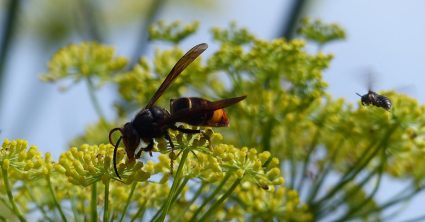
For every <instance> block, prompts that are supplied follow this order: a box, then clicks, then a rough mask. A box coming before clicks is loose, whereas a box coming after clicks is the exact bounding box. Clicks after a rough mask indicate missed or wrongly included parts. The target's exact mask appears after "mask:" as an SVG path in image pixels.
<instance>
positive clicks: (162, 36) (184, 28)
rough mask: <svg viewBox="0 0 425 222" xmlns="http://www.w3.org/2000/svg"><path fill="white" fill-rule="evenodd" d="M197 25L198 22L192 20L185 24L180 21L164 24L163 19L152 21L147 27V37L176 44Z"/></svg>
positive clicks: (193, 30) (187, 35) (195, 28)
mask: <svg viewBox="0 0 425 222" xmlns="http://www.w3.org/2000/svg"><path fill="white" fill-rule="evenodd" d="M198 27H199V22H197V21H194V22H192V23H190V24H187V25H182V24H181V22H180V21H174V22H171V23H170V24H166V23H165V22H164V21H163V20H160V21H158V22H156V23H154V24H153V25H152V26H150V27H149V30H148V31H149V37H150V39H151V40H161V41H167V42H171V43H173V44H178V43H180V42H181V41H182V40H184V39H185V38H187V37H189V36H190V35H192V34H194V33H195V32H196V31H197V30H198Z"/></svg>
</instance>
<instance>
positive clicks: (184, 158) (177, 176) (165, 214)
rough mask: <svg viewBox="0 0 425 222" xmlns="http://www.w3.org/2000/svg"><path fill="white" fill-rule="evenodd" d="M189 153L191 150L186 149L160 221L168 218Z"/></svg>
mask: <svg viewBox="0 0 425 222" xmlns="http://www.w3.org/2000/svg"><path fill="white" fill-rule="evenodd" d="M189 152H190V150H189V149H185V150H184V151H183V154H182V158H181V160H180V163H179V168H178V169H177V172H176V176H175V178H174V181H173V185H172V186H171V189H170V193H169V194H168V198H167V200H166V204H165V208H164V209H163V210H162V211H161V216H160V218H159V221H164V220H165V216H167V213H168V210H169V209H170V207H171V203H172V202H173V199H174V195H175V194H176V189H177V186H178V184H179V181H180V177H181V174H182V169H183V166H184V163H185V161H186V158H187V156H188V154H189Z"/></svg>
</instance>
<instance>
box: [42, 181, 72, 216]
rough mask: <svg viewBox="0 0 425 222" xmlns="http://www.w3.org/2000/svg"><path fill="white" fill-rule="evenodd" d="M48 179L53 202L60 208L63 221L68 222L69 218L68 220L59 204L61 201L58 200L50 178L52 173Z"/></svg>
mask: <svg viewBox="0 0 425 222" xmlns="http://www.w3.org/2000/svg"><path fill="white" fill-rule="evenodd" d="M46 180H47V186H48V187H49V192H50V195H51V196H52V199H53V204H54V205H55V207H56V208H57V209H58V211H59V214H60V216H61V218H62V221H65V222H66V221H67V220H66V217H65V214H64V212H63V210H62V207H61V205H60V204H59V202H58V200H57V198H56V195H55V192H54V190H53V186H52V181H51V180H50V174H47V176H46Z"/></svg>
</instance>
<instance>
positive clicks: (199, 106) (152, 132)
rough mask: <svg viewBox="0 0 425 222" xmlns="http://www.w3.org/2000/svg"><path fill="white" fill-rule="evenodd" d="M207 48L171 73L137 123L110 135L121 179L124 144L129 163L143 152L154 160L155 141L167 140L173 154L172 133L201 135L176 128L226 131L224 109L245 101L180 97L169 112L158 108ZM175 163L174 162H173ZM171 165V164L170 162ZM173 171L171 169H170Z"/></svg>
mask: <svg viewBox="0 0 425 222" xmlns="http://www.w3.org/2000/svg"><path fill="white" fill-rule="evenodd" d="M207 48H208V45H207V44H206V43H201V44H199V45H196V46H194V47H193V48H192V49H190V50H189V51H188V52H187V53H186V54H185V55H183V57H181V58H180V60H179V61H177V63H176V64H175V65H174V67H173V68H172V69H171V71H170V73H169V74H168V75H167V77H166V78H165V80H164V81H163V82H162V84H161V85H160V86H159V88H158V89H157V90H156V92H155V93H154V94H153V96H152V98H151V99H150V100H149V102H148V103H147V105H146V106H145V108H143V109H142V110H140V111H139V112H138V113H137V114H136V116H135V117H134V119H133V120H132V121H130V122H127V123H126V124H124V126H123V127H117V128H114V129H112V130H111V131H110V132H109V142H110V143H111V144H112V145H114V155H113V164H114V171H115V174H116V175H117V177H118V178H120V179H121V177H120V175H119V173H118V170H117V160H116V156H117V150H118V147H119V144H120V142H121V140H122V141H123V142H124V146H125V151H126V153H127V157H128V159H129V161H134V160H135V159H139V158H140V156H141V153H142V151H144V152H149V154H150V155H151V156H152V150H153V147H154V139H156V138H165V139H166V140H168V142H169V144H170V146H171V152H173V151H174V144H173V141H172V140H171V137H170V134H169V133H168V130H169V129H172V130H177V131H179V132H181V133H186V134H195V133H200V132H201V131H200V130H197V129H187V128H184V127H182V126H177V125H176V123H186V124H189V125H192V126H211V127H224V126H228V125H229V119H228V118H227V114H226V112H225V111H224V109H223V108H225V107H228V106H230V105H233V104H235V103H238V102H240V101H242V100H243V99H245V98H246V96H239V97H234V98H228V99H222V100H218V101H208V100H206V99H203V98H199V97H181V98H177V99H171V100H170V111H168V110H166V109H164V108H162V107H159V106H155V103H156V101H157V100H158V99H159V97H161V95H162V94H163V93H164V92H165V90H166V89H167V88H168V87H169V86H170V85H171V83H172V82H173V81H174V80H175V79H176V78H177V76H179V74H180V73H181V72H182V71H183V70H184V69H185V68H186V67H187V66H188V65H190V64H191V63H192V62H193V61H194V60H195V59H196V58H197V57H198V56H199V55H201V54H202V53H203V52H204V51H205V50H206V49H207ZM116 131H119V132H120V133H121V136H120V137H119V138H118V140H117V141H116V143H113V141H112V134H113V133H114V132H116ZM141 141H143V142H144V143H146V144H147V146H146V147H144V148H140V149H139V150H137V149H138V148H139V146H140V144H141ZM171 161H172V160H171ZM171 164H172V162H171ZM171 169H172V165H171Z"/></svg>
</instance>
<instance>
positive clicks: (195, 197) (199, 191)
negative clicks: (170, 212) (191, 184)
mask: <svg viewBox="0 0 425 222" xmlns="http://www.w3.org/2000/svg"><path fill="white" fill-rule="evenodd" d="M204 187H205V184H204V183H203V182H201V186H199V188H198V190H197V191H196V193H195V195H193V197H192V199H191V200H190V202H189V206H191V205H192V204H193V203H195V201H196V200H197V199H198V197H199V196H200V195H201V193H202V191H203V190H204Z"/></svg>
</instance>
